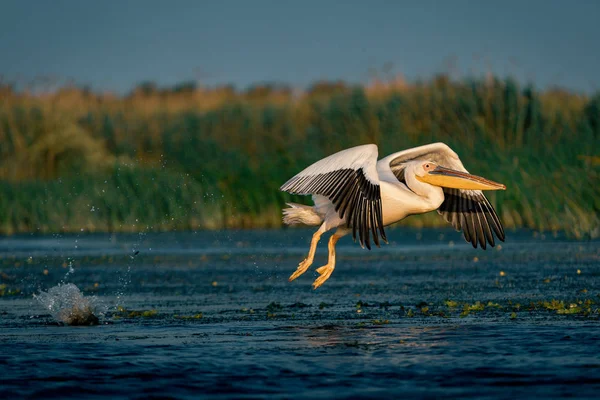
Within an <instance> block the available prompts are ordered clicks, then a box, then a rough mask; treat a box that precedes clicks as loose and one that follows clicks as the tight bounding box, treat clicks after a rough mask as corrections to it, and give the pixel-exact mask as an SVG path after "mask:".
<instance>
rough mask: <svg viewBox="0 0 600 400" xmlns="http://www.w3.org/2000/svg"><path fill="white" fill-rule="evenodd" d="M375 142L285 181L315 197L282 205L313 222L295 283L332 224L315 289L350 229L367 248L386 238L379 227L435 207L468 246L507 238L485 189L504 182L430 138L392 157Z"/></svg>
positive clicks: (290, 221)
mask: <svg viewBox="0 0 600 400" xmlns="http://www.w3.org/2000/svg"><path fill="white" fill-rule="evenodd" d="M377 157H378V151H377V146H376V145H374V144H366V145H362V146H357V147H352V148H350V149H346V150H342V151H340V152H338V153H335V154H333V155H331V156H329V157H326V158H324V159H322V160H320V161H317V162H315V163H314V164H312V165H310V166H309V167H307V168H306V169H304V170H303V171H301V172H300V173H298V174H297V175H296V176H294V177H293V178H291V179H290V180H288V181H287V182H286V183H285V184H283V186H281V188H280V189H281V190H282V191H285V192H288V193H292V194H299V195H312V200H313V202H314V206H307V205H303V204H296V203H287V205H288V206H289V208H285V209H283V222H284V223H285V224H287V225H295V224H303V225H308V226H317V225H319V229H317V231H316V232H315V233H314V234H313V236H312V240H311V242H310V249H309V251H308V256H307V257H306V258H305V259H304V260H302V262H300V264H299V265H298V268H297V269H296V271H295V272H294V273H293V274H292V275H291V276H290V278H289V280H290V281H293V280H294V279H296V278H298V277H299V276H300V275H302V274H303V273H305V272H306V271H307V270H308V268H309V267H310V266H311V265H312V263H313V260H314V256H315V251H316V249H317V244H318V243H319V240H320V238H321V235H323V233H325V232H327V231H329V230H331V229H333V228H337V230H336V231H335V232H334V233H333V235H331V237H330V239H329V244H328V249H329V258H328V260H327V264H325V265H324V266H322V267H320V268H318V269H317V272H318V273H319V275H320V276H319V277H318V278H317V279H316V280H315V282H314V283H313V288H314V289H317V288H318V287H319V286H321V285H322V284H323V283H325V281H326V280H327V279H329V277H330V276H331V273H332V272H333V270H334V268H335V245H336V243H337V241H338V240H339V239H340V238H341V237H343V236H344V235H347V234H348V233H350V232H352V237H353V239H354V241H355V242H356V238H357V237H358V241H359V243H360V245H361V247H363V248H364V247H367V248H368V249H369V250H370V249H371V243H370V240H371V236H372V239H373V242H374V243H375V245H377V247H380V240H379V238H380V237H381V239H382V240H383V241H384V242H386V243H387V238H386V234H385V230H384V227H385V226H388V225H391V224H393V223H395V222H398V221H400V220H402V219H404V218H406V217H407V216H409V215H412V214H422V213H426V212H429V211H433V210H437V211H438V213H439V214H440V215H441V216H442V217H443V218H444V219H445V220H446V221H447V222H449V223H451V224H452V226H453V227H454V228H455V229H456V230H457V231H460V230H462V231H463V234H464V237H465V240H466V241H467V242H471V244H472V245H473V247H475V248H476V247H477V245H478V244H479V245H480V246H481V247H482V248H483V249H485V248H486V243H489V244H490V245H491V246H494V234H495V235H496V237H497V238H498V239H500V240H501V241H504V228H503V227H502V223H501V222H500V219H499V218H498V215H497V214H496V211H495V210H494V207H492V205H491V204H490V202H489V201H488V199H487V198H486V197H485V196H484V195H483V192H482V191H483V190H505V189H506V186H504V185H503V184H501V183H497V182H493V181H491V180H488V179H485V178H482V177H480V176H476V175H471V174H470V173H469V172H468V171H467V170H466V169H465V167H464V166H463V164H462V162H461V161H460V158H458V155H457V154H456V153H455V152H454V151H453V150H452V149H451V148H450V147H448V146H447V145H446V144H444V143H432V144H428V145H424V146H419V147H415V148H412V149H408V150H403V151H400V152H397V153H394V154H391V155H389V156H387V157H385V158H382V159H381V160H379V161H377Z"/></svg>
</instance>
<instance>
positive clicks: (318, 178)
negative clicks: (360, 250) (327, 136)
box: [281, 144, 387, 249]
mask: <svg viewBox="0 0 600 400" xmlns="http://www.w3.org/2000/svg"><path fill="white" fill-rule="evenodd" d="M376 165H377V146H376V145H374V144H367V145H363V146H357V147H353V148H350V149H347V150H342V151H340V152H338V153H335V154H333V155H331V156H329V157H326V158H324V159H322V160H320V161H317V162H316V163H314V164H312V165H311V166H309V167H308V168H306V169H304V170H303V171H302V172H300V173H299V174H298V175H296V176H294V177H293V178H292V179H290V180H289V181H287V182H286V183H285V184H283V186H281V190H283V191H285V192H289V193H293V194H301V195H308V194H311V195H314V194H319V195H322V196H325V197H327V198H328V199H329V200H330V201H331V202H332V203H333V205H334V207H335V210H336V211H337V212H338V214H339V216H340V218H344V217H345V219H346V224H347V225H348V227H350V228H352V236H353V238H354V240H356V232H357V231H358V238H359V242H360V245H361V246H363V247H364V246H366V247H367V248H368V249H371V244H370V235H371V234H372V235H373V241H374V242H375V244H376V245H377V246H379V235H381V238H382V239H383V240H385V241H387V238H386V236H385V231H384V230H383V218H382V210H381V191H380V187H379V176H378V175H377V169H376Z"/></svg>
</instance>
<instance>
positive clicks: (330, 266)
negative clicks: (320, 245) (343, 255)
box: [313, 229, 348, 289]
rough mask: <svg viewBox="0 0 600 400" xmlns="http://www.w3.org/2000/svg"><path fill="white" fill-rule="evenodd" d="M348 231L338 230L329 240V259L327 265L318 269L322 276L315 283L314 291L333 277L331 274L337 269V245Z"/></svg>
mask: <svg viewBox="0 0 600 400" xmlns="http://www.w3.org/2000/svg"><path fill="white" fill-rule="evenodd" d="M346 233H348V231H346V230H341V229H338V230H337V231H336V232H335V233H334V234H333V235H331V237H330V238H329V244H328V246H327V247H328V249H329V259H328V260H327V264H325V265H323V266H322V267H320V268H317V272H318V273H319V274H320V275H321V276H319V277H318V278H317V279H316V280H315V282H314V283H313V289H316V288H318V287H319V286H321V285H322V284H324V283H325V281H326V280H327V279H329V277H330V276H331V273H332V272H333V270H334V269H335V244H336V243H337V241H338V240H340V238H341V237H342V236H344V235H345V234H346Z"/></svg>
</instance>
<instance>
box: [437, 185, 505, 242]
mask: <svg viewBox="0 0 600 400" xmlns="http://www.w3.org/2000/svg"><path fill="white" fill-rule="evenodd" d="M438 213H439V214H440V215H441V216H442V217H444V219H445V220H446V221H447V222H449V223H451V224H452V226H453V227H454V228H455V229H456V230H459V231H460V230H462V231H463V235H464V237H465V240H466V241H467V242H470V243H471V244H472V245H473V247H475V248H476V247H477V244H479V245H480V246H481V248H483V249H485V248H486V245H487V244H489V245H490V246H492V247H493V246H494V245H495V240H494V235H493V234H492V232H493V233H495V234H496V236H497V237H498V239H500V240H501V241H504V228H503V227H502V223H501V222H500V218H498V214H496V210H494V207H492V205H491V204H490V202H489V200H488V199H487V198H486V197H485V196H484V195H483V193H482V192H480V191H474V190H459V189H447V188H444V202H443V203H442V205H441V206H440V208H439V209H438Z"/></svg>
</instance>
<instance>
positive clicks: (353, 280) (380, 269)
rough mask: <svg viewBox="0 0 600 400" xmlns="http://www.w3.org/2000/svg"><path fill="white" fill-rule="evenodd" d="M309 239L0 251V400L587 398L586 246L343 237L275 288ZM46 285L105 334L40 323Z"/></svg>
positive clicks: (591, 303)
mask: <svg viewBox="0 0 600 400" xmlns="http://www.w3.org/2000/svg"><path fill="white" fill-rule="evenodd" d="M311 233H312V232H311V231H307V230H296V229H293V230H292V229H290V230H283V231H231V232H217V233H215V232H201V233H168V234H147V235H138V234H132V235H116V237H111V236H109V235H77V236H17V237H11V238H4V239H1V240H0V295H1V297H0V354H1V357H0V372H1V373H0V398H11V397H17V398H51V397H60V398H66V397H73V398H81V397H86V398H148V397H172V398H197V397H200V396H205V397H213V398H219V397H221V398H231V397H234V398H264V397H267V396H268V397H273V398H319V397H321V398H330V397H338V398H347V397H383V396H385V397H396V398H397V397H435V398H456V397H459V398H465V397H473V398H514V397H515V396H519V397H525V396H527V397H532V396H541V397H543V398H558V397H567V396H568V397H575V398H596V397H597V394H598V393H599V392H598V391H599V390H600V321H599V316H600V312H599V308H600V297H599V295H600V242H599V241H591V242H576V241H570V240H568V239H566V238H564V237H562V236H558V237H553V236H551V235H546V236H543V235H539V234H537V235H536V234H534V233H532V232H529V231H519V232H509V233H508V235H507V236H508V242H507V243H503V244H502V247H501V248H500V249H498V248H494V249H488V250H487V251H482V250H474V249H472V248H471V247H470V245H468V244H466V243H463V242H462V240H461V238H460V236H459V234H458V233H455V232H453V231H448V230H438V229H435V230H424V231H417V230H409V229H396V230H392V231H390V232H389V233H388V236H389V238H390V240H391V241H393V242H392V243H391V244H390V245H386V246H384V247H383V248H381V249H374V250H373V251H370V252H369V251H366V250H362V249H360V247H358V246H357V245H354V244H352V241H351V239H349V238H344V239H342V240H341V241H340V242H339V245H338V264H337V268H336V270H335V271H334V272H333V274H332V277H331V278H330V279H329V281H327V282H326V283H325V284H324V285H323V286H322V287H321V288H319V289H318V290H312V288H311V283H312V282H313V281H314V279H315V278H316V276H317V274H316V273H315V272H314V269H315V268H316V267H318V266H320V265H322V264H324V263H325V258H326V240H323V241H322V243H321V245H320V247H319V252H318V253H317V257H316V260H315V265H314V267H313V268H311V269H310V270H309V272H307V273H306V274H305V275H303V276H301V277H300V278H299V279H297V280H296V281H294V282H292V283H289V282H287V277H288V276H289V275H290V274H291V273H292V272H293V271H294V270H295V268H296V266H297V264H298V262H299V261H301V259H302V258H303V257H304V255H305V252H306V251H307V250H308V243H309V241H310V237H311ZM136 251H139V254H137V255H136V254H135V252H136ZM71 268H72V271H71ZM59 284H60V285H61V286H57V285H59ZM71 285H72V286H71ZM52 288H55V289H54V292H53V293H54V295H57V294H64V293H67V292H68V293H70V296H67V298H69V299H74V298H77V296H76V295H74V293H75V294H76V293H77V292H78V291H79V290H81V293H82V294H80V296H85V297H82V298H78V300H77V301H75V302H74V304H75V305H77V304H83V303H84V302H85V301H91V299H92V298H93V296H96V298H97V299H96V300H95V301H97V302H99V303H101V304H102V305H103V307H105V309H103V310H104V311H106V312H105V313H96V314H98V317H99V323H100V324H99V325H97V326H69V325H67V324H65V320H64V319H61V317H60V315H58V316H57V315H56V313H54V314H55V315H54V316H53V313H52V312H50V311H49V309H48V308H46V307H44V306H43V304H42V303H44V302H42V303H40V302H38V301H36V299H35V298H34V297H33V295H34V294H37V295H38V299H39V296H40V293H41V292H42V291H44V292H47V291H49V290H50V291H52V290H53V289H52ZM66 288H69V289H66ZM75 289H77V290H75ZM82 299H83V300H82ZM44 304H45V303H44ZM69 304H70V305H66V306H65V305H63V306H61V307H59V308H60V309H69V308H72V307H73V306H74V305H73V304H72V303H69ZM94 304H96V303H94ZM66 322H67V323H68V320H67V321H66Z"/></svg>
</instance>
